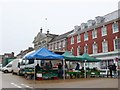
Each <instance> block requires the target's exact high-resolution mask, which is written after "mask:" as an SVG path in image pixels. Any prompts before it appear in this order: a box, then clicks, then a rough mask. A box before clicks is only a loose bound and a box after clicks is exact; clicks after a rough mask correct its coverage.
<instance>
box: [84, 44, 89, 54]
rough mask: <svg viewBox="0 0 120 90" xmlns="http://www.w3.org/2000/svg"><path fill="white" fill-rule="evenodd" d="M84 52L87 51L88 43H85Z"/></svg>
mask: <svg viewBox="0 0 120 90" xmlns="http://www.w3.org/2000/svg"><path fill="white" fill-rule="evenodd" d="M84 53H88V45H87V44H86V45H85V46H84Z"/></svg>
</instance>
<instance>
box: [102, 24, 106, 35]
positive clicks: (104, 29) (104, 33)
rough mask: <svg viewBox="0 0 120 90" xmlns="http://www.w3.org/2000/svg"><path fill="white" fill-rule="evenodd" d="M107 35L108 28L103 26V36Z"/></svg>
mask: <svg viewBox="0 0 120 90" xmlns="http://www.w3.org/2000/svg"><path fill="white" fill-rule="evenodd" d="M105 35H107V28H106V26H103V27H102V36H105Z"/></svg>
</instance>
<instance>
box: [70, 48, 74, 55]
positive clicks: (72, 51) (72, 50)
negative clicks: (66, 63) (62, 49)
mask: <svg viewBox="0 0 120 90" xmlns="http://www.w3.org/2000/svg"><path fill="white" fill-rule="evenodd" d="M71 53H72V54H73V55H74V49H73V47H72V48H71Z"/></svg>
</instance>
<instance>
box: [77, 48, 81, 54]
mask: <svg viewBox="0 0 120 90" xmlns="http://www.w3.org/2000/svg"><path fill="white" fill-rule="evenodd" d="M80 53H81V48H80V46H78V47H77V56H78V55H80Z"/></svg>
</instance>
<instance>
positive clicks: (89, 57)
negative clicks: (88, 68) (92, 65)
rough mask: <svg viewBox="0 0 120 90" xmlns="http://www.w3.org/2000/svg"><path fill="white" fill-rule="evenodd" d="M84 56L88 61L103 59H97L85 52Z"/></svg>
mask: <svg viewBox="0 0 120 90" xmlns="http://www.w3.org/2000/svg"><path fill="white" fill-rule="evenodd" d="M82 57H83V58H84V60H86V61H87V62H99V61H101V60H100V59H96V58H93V57H91V56H89V55H88V54H87V53H84V54H83V55H82Z"/></svg>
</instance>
